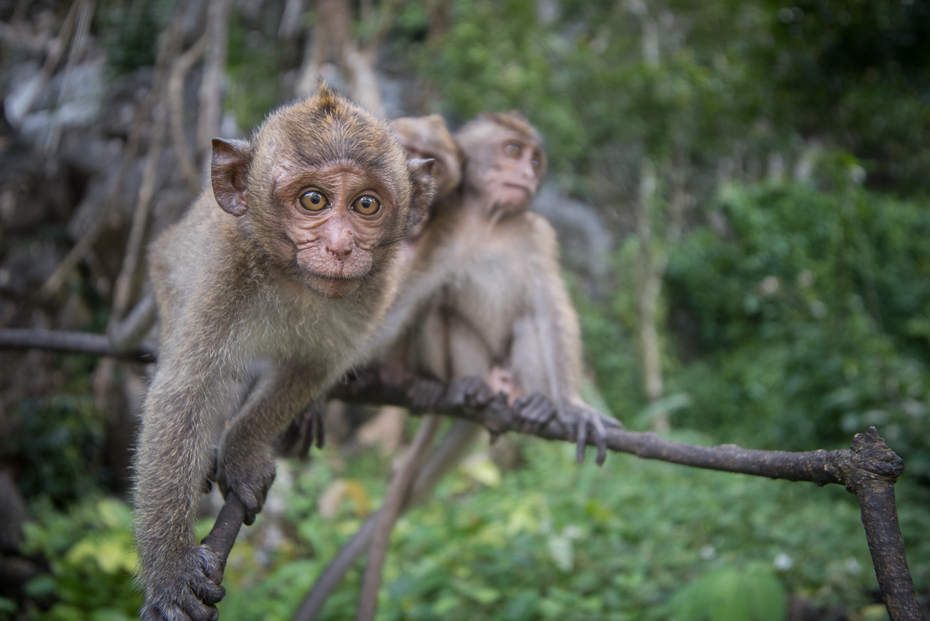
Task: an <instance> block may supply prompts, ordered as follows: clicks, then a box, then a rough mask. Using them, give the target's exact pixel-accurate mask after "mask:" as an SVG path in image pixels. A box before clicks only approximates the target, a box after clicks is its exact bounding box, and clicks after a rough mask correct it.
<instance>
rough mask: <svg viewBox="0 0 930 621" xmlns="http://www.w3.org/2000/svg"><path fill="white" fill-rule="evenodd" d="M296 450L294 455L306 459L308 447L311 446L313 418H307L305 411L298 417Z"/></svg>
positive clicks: (308, 452) (308, 453)
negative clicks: (298, 427) (298, 426)
mask: <svg viewBox="0 0 930 621" xmlns="http://www.w3.org/2000/svg"><path fill="white" fill-rule="evenodd" d="M297 437H298V441H299V444H298V446H297V451H296V452H295V453H294V456H295V457H297V458H298V459H306V458H307V457H308V456H309V455H310V447H311V446H313V419H312V417H311V418H310V419H309V420H308V417H307V414H306V412H305V413H304V414H302V415H301V417H300V429H299V432H298V435H297Z"/></svg>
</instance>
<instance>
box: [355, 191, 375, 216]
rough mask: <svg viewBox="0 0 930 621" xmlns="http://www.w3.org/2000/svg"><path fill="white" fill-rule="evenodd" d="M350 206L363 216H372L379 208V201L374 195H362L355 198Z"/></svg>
mask: <svg viewBox="0 0 930 621" xmlns="http://www.w3.org/2000/svg"><path fill="white" fill-rule="evenodd" d="M352 208H353V209H355V211H357V212H358V213H360V214H362V215H363V216H373V215H375V214H376V213H378V211H380V210H381V203H379V202H378V199H376V198H375V197H374V196H362V197H361V198H357V199H355V202H354V203H352Z"/></svg>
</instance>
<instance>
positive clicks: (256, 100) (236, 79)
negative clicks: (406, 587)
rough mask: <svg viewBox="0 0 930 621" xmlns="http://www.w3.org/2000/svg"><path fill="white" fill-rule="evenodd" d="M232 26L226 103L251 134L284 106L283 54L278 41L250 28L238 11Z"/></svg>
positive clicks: (239, 122)
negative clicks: (268, 116) (282, 89)
mask: <svg viewBox="0 0 930 621" xmlns="http://www.w3.org/2000/svg"><path fill="white" fill-rule="evenodd" d="M229 26H230V27H229V45H228V51H227V59H226V72H227V77H228V84H227V91H226V96H225V99H224V102H225V105H226V107H227V108H228V109H229V110H230V111H231V112H233V113H234V114H235V115H236V122H237V123H238V124H239V126H240V127H241V128H242V129H243V130H245V131H246V132H247V133H248V131H249V130H251V129H252V128H254V127H258V126H259V125H260V124H261V122H262V121H263V120H264V118H265V116H266V115H267V114H268V113H269V112H270V111H271V110H272V109H274V108H275V107H277V106H279V105H280V104H281V87H280V80H279V74H280V71H281V64H282V60H283V51H282V50H281V47H280V45H279V44H278V43H277V41H276V40H275V38H273V37H267V36H265V35H264V34H263V33H262V32H259V31H256V30H252V29H250V28H249V27H247V26H246V25H245V24H244V23H243V20H242V18H241V17H240V16H239V13H238V11H233V17H232V19H231V20H230V24H229Z"/></svg>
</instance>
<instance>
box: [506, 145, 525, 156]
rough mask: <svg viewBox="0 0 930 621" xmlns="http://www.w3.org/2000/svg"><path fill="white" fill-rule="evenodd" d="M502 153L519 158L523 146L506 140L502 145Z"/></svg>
mask: <svg viewBox="0 0 930 621" xmlns="http://www.w3.org/2000/svg"><path fill="white" fill-rule="evenodd" d="M504 155H506V156H507V157H512V158H513V159H515V160H516V159H520V156H521V155H523V147H521V146H520V145H518V144H517V143H516V142H508V143H507V144H505V145H504Z"/></svg>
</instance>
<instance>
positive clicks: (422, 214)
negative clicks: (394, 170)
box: [406, 158, 436, 236]
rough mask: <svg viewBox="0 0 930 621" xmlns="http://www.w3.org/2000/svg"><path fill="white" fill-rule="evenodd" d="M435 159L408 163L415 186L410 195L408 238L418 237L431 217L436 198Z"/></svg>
mask: <svg viewBox="0 0 930 621" xmlns="http://www.w3.org/2000/svg"><path fill="white" fill-rule="evenodd" d="M435 162H436V160H434V159H433V158H429V159H427V160H422V159H419V158H416V159H412V160H410V161H408V162H407V170H408V171H409V173H410V184H411V185H412V186H413V188H412V192H411V194H410V213H409V215H408V216H407V231H406V234H407V235H408V236H413V235H416V234H417V233H418V232H419V231H420V229H422V224H423V223H424V221H425V220H426V217H427V215H429V208H430V205H431V204H432V203H433V197H435V196H436V183H435V181H434V180H433V164H434V163H435Z"/></svg>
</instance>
